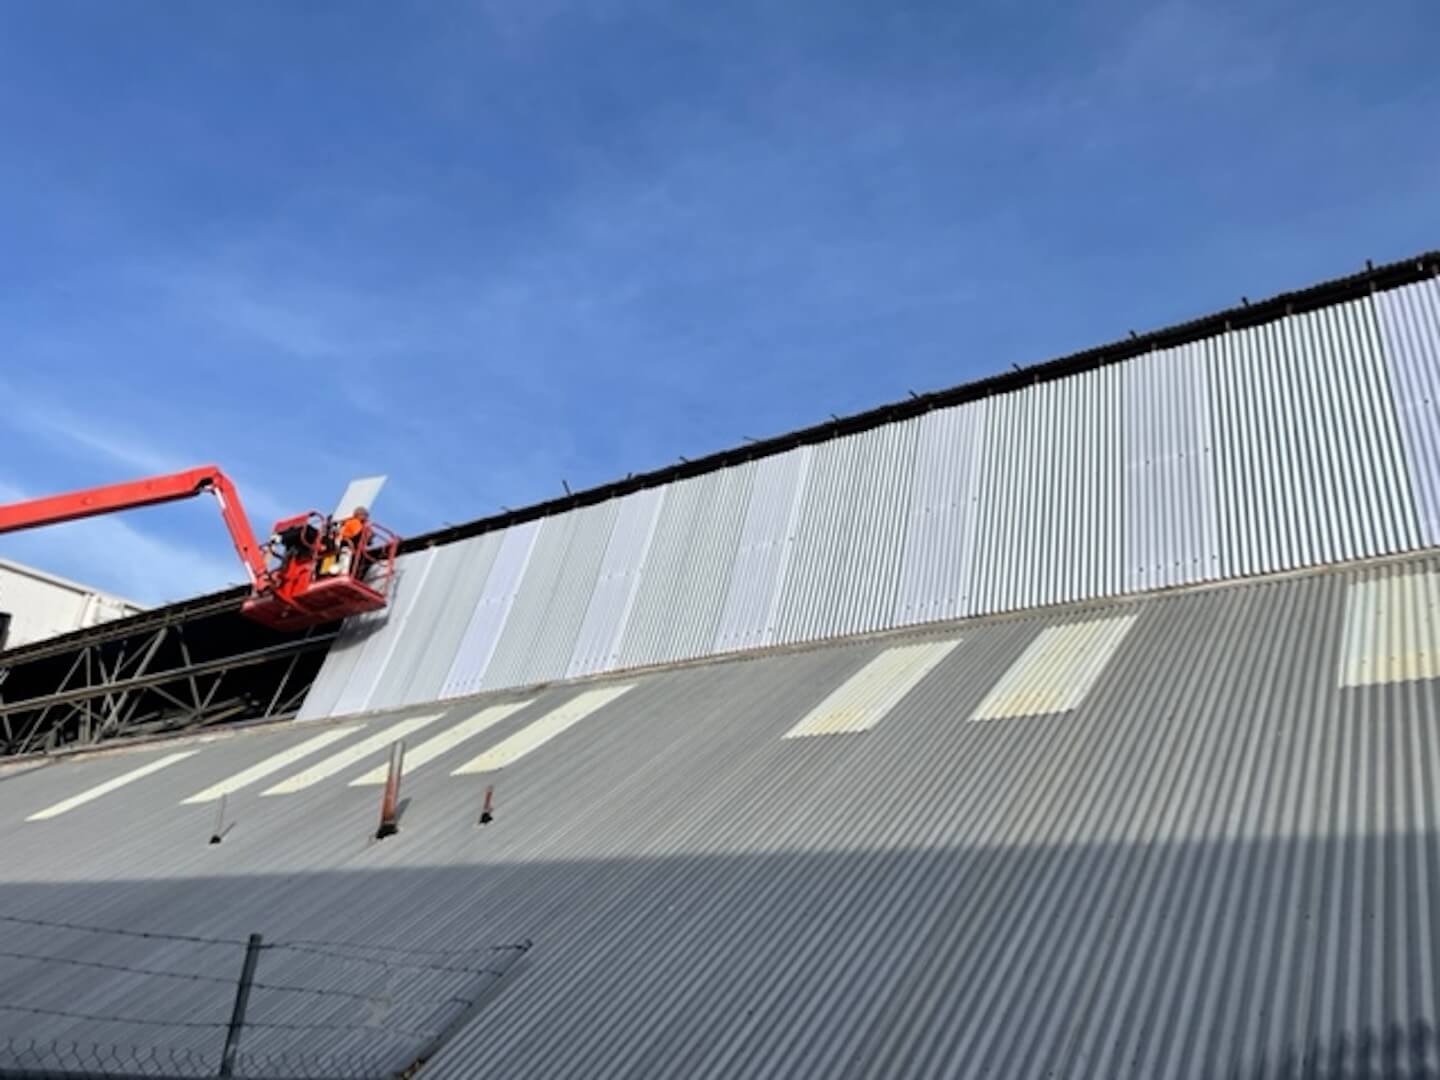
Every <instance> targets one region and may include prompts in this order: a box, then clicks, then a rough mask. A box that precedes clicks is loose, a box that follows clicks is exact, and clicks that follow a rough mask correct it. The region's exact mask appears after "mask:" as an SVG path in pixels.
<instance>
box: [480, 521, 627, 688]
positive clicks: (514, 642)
mask: <svg viewBox="0 0 1440 1080" xmlns="http://www.w3.org/2000/svg"><path fill="white" fill-rule="evenodd" d="M618 505H619V500H618V499H611V500H609V501H608V502H603V503H597V504H596V505H594V506H586V507H582V508H580V509H579V510H574V511H571V512H570V513H568V514H560V515H558V516H556V517H552V518H545V519H544V520H543V521H542V522H541V523H540V535H539V537H538V538H537V539H536V541H535V551H534V554H533V555H532V556H531V558H530V566H529V568H528V569H527V570H526V571H525V578H524V580H523V581H522V582H521V584H520V592H519V593H518V594H517V595H516V597H515V606H514V607H513V608H512V609H511V610H510V617H509V618H508V619H506V620H505V628H504V629H503V630H502V631H501V633H500V640H499V641H498V642H497V643H496V645H495V656H494V659H492V660H491V661H490V666H489V667H488V668H486V670H485V676H484V678H483V679H481V681H480V685H481V686H482V687H483V688H484V689H487V690H490V689H497V688H500V687H506V686H525V685H528V684H530V683H535V682H543V681H546V680H549V679H558V678H561V677H563V676H564V674H565V667H566V665H567V664H568V663H569V662H570V657H571V655H572V654H573V652H574V649H575V639H576V637H577V636H578V635H579V633H580V624H581V622H582V621H583V620H584V618H585V609H586V608H587V607H588V606H589V604H590V597H591V596H592V595H593V593H594V591H595V584H596V580H597V579H598V577H599V575H600V562H601V560H602V559H603V558H604V557H605V548H606V545H607V544H608V543H609V541H610V533H611V530H612V529H613V527H614V524H615V514H616V509H617V507H618Z"/></svg>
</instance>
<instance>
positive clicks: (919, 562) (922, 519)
mask: <svg viewBox="0 0 1440 1080" xmlns="http://www.w3.org/2000/svg"><path fill="white" fill-rule="evenodd" d="M988 407H989V402H987V401H977V402H973V403H971V404H968V405H961V406H958V407H956V408H953V409H939V410H937V411H935V412H932V413H929V414H927V415H925V416H923V417H921V418H920V420H919V422H918V429H919V430H918V431H917V433H916V436H915V465H914V469H913V473H912V477H911V481H910V483H911V490H910V498H909V502H908V509H907V520H906V524H905V534H904V535H905V539H904V555H903V557H902V559H901V573H900V584H899V588H898V592H897V595H896V597H895V611H894V615H893V618H894V624H895V625H896V626H908V625H911V624H913V623H921V622H936V621H940V620H943V619H953V618H957V617H958V616H960V615H961V614H963V613H964V612H966V611H967V610H968V609H969V603H970V583H971V579H972V577H973V574H974V566H975V548H976V543H977V538H976V532H977V524H978V514H977V512H976V508H977V506H978V505H979V501H980V496H979V490H978V487H979V481H978V478H979V472H980V453H981V445H982V444H981V439H982V437H983V435H984V431H985V411H986V409H987V408H988Z"/></svg>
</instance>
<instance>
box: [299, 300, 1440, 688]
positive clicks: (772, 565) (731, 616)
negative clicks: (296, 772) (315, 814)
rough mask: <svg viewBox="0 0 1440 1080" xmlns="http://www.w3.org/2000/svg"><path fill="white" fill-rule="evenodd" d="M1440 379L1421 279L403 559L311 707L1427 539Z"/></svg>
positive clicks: (1399, 547)
mask: <svg viewBox="0 0 1440 1080" xmlns="http://www.w3.org/2000/svg"><path fill="white" fill-rule="evenodd" d="M1437 388H1440V286H1437V285H1436V283H1435V282H1433V281H1428V282H1425V283H1422V284H1420V285H1415V286H1409V287H1407V288H1405V289H1400V290H1396V291H1394V292H1393V293H1388V294H1381V295H1380V296H1379V297H1371V298H1365V299H1362V300H1357V301H1352V302H1347V303H1343V304H1336V305H1333V306H1331V307H1327V308H1322V309H1320V310H1317V311H1313V312H1306V313H1302V314H1298V315H1292V316H1286V317H1283V318H1281V319H1278V320H1275V321H1272V322H1270V323H1266V324H1263V325H1259V326H1254V327H1247V328H1244V329H1240V330H1236V331H1229V332H1226V333H1223V334H1219V335H1216V336H1214V337H1211V338H1207V339H1203V340H1200V341H1196V342H1193V343H1189V344H1185V345H1181V346H1178V347H1175V348H1169V349H1163V350H1156V351H1154V352H1150V353H1147V354H1144V355H1141V356H1138V357H1135V358H1132V359H1129V360H1125V361H1122V362H1119V363H1114V364H1109V365H1105V366H1102V367H1099V368H1094V369H1091V370H1088V371H1084V372H1081V373H1078V374H1075V375H1072V376H1069V377H1067V378H1063V379H1054V380H1050V381H1045V382H1037V383H1035V384H1033V385H1029V386H1026V387H1024V388H1022V389H1019V390H1016V391H1013V392H1010V393H1005V394H997V395H995V396H992V397H988V398H984V399H980V400H975V401H970V402H966V403H963V404H959V405H955V406H951V407H947V408H942V409H935V410H934V411H932V412H930V413H927V414H925V415H922V416H918V417H914V418H909V419H903V420H898V421H896V422H893V423H889V424H885V425H881V426H878V427H874V428H871V429H869V430H867V431H864V432H860V433H858V434H854V435H847V436H843V437H837V438H834V439H830V440H826V441H822V442H819V443H816V444H814V445H807V446H801V447H797V448H795V449H793V450H788V451H785V452H783V453H778V454H774V455H771V456H768V457H764V458H759V459H757V460H753V461H748V462H743V463H739V464H736V465H734V466H730V467H727V468H724V469H719V470H715V471H714V472H711V473H707V474H703V475H701V476H696V477H691V478H687V479H685V480H681V481H677V482H675V483H672V484H668V485H665V486H663V487H657V488H653V489H648V490H646V491H642V492H637V493H634V494H630V495H627V496H625V497H623V498H621V499H616V500H610V501H607V502H604V503H599V504H596V505H593V506H590V507H585V508H581V509H577V510H573V511H568V512H565V513H561V514H556V515H553V516H551V517H548V518H545V519H543V520H541V521H532V522H528V523H526V524H522V525H516V526H513V527H511V528H509V529H507V530H506V531H505V532H504V533H503V534H496V536H495V538H491V537H482V538H477V539H476V540H473V541H467V542H465V543H467V544H475V545H476V546H475V549H474V555H473V557H471V556H467V557H466V558H464V559H459V558H457V557H456V556H455V555H453V554H451V552H452V550H453V549H452V548H448V547H447V548H446V549H445V554H444V555H442V556H441V557H439V558H436V559H435V561H434V562H433V563H431V562H430V561H428V556H425V555H423V554H422V555H413V556H407V557H406V559H405V560H403V564H404V567H405V570H404V574H403V576H402V580H401V581H400V583H399V586H398V588H399V591H398V592H397V596H396V597H395V599H394V601H393V602H392V604H391V608H390V611H389V612H388V613H387V614H386V615H385V616H384V617H383V618H382V619H379V620H375V621H377V622H379V623H380V624H381V625H380V626H379V627H378V628H377V627H376V626H372V625H370V624H369V623H367V622H365V621H364V620H358V621H357V622H356V624H355V625H354V626H353V627H347V630H346V632H345V635H344V637H343V638H342V640H341V641H340V642H338V643H337V645H336V647H335V648H334V649H332V651H331V654H330V656H329V657H328V658H327V660H326V662H325V667H324V670H323V671H322V672H321V675H320V677H319V679H317V681H316V684H315V689H314V690H313V691H312V693H311V696H310V699H309V700H308V701H307V703H306V709H305V714H306V715H330V714H338V713H344V712H349V711H356V710H359V709H363V708H366V707H374V706H375V705H377V704H389V703H394V702H406V703H421V702H424V701H427V700H433V699H438V698H446V697H456V696H461V695H465V694H469V693H474V692H476V691H478V690H480V689H482V688H483V689H499V688H503V687H515V686H525V685H531V684H534V683H537V682H542V681H546V680H551V679H558V678H564V677H567V676H571V677H573V676H580V675H586V674H594V673H600V672H605V671H614V670H618V669H625V668H632V667H643V666H646V665H651V664H658V663H666V662H669V661H673V660H678V659H685V658H691V657H700V656H706V655H714V654H719V653H728V652H735V651H739V650H746V649H755V648H762V647H765V646H770V645H777V644H788V643H794V642H806V641H816V640H821V639H824V638H830V637H837V636H843V635H847V634H855V633H861V632H866V631H871V630H879V629H885V628H888V627H893V626H901V625H910V624H918V623H929V622H939V621H944V620H948V619H953V618H961V617H966V616H971V615H979V614H987V613H992V612H1003V611H1011V610H1016V609H1024V608H1034V607H1039V606H1045V605H1051V604H1061V603H1067V602H1072V601H1078V600H1088V599H1093V598H1099V597H1105V596H1112V595H1119V594H1123V593H1130V592H1139V591H1144V590H1148V589H1156V588H1165V587H1171V586H1175V585H1183V584H1187V583H1191V582H1196V581H1204V580H1211V579H1215V578H1227V577H1239V576H1245V575H1250V574H1260V573H1270V572H1273V571H1278V570H1285V569H1290V568H1299V567H1304V566H1309V565H1313V564H1316V563H1328V562H1340V561H1345V560H1350V559H1357V558H1362V557H1367V556H1373V555H1378V554H1382V553H1391V552H1402V551H1406V550H1410V549H1412V548H1415V547H1419V546H1422V545H1426V544H1435V543H1437V542H1440V412H1437V408H1440V406H1437V401H1440V397H1437ZM487 560H488V561H487ZM427 575H428V576H427ZM466 575H468V576H466ZM482 578H483V587H481V585H480V582H481V580H482ZM417 580H418V581H419V584H417ZM417 591H418V592H419V593H420V595H421V599H420V600H419V601H418V602H417V601H416V599H415V594H416V592H417ZM420 623H424V624H425V625H423V626H422V625H419V624H420ZM462 626H463V628H464V629H463V632H462V630H461V627H462ZM402 637H403V638H405V639H406V640H405V642H404V644H403V645H400V646H398V647H397V645H396V644H395V642H396V641H397V640H398V639H399V638H402ZM457 642H458V644H457ZM452 653H453V656H452V655H451V654H452ZM442 671H444V672H445V674H444V676H443V677H442V676H441V674H440V673H441V672H442Z"/></svg>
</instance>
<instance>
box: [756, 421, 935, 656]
mask: <svg viewBox="0 0 1440 1080" xmlns="http://www.w3.org/2000/svg"><path fill="white" fill-rule="evenodd" d="M918 430H919V421H918V420H909V421H906V422H904V423H901V424H888V425H886V426H885V427H880V428H875V429H874V430H871V431H867V432H864V433H863V434H860V435H856V436H853V437H850V438H845V439H835V440H832V441H831V442H827V443H822V444H821V445H820V446H817V447H816V448H815V453H814V459H813V461H812V462H811V466H810V476H809V482H808V483H807V484H806V487H805V497H804V500H803V501H802V502H801V504H800V509H799V513H798V515H797V517H796V528H795V543H794V549H793V552H792V554H791V557H790V567H789V573H788V574H787V575H786V578H785V584H784V589H783V590H782V592H781V595H780V605H779V610H778V613H777V626H776V634H775V640H776V641H777V642H794V641H817V640H821V639H824V638H830V637H839V636H841V635H844V634H854V633H862V632H864V631H867V630H873V629H876V628H878V627H881V626H884V625H887V624H888V623H889V621H890V619H891V617H892V613H893V611H894V608H895V594H896V589H897V586H898V582H899V578H900V562H901V557H902V555H903V553H904V547H905V545H904V529H905V525H906V509H907V504H908V501H909V495H910V474H911V471H912V469H913V461H914V454H915V436H916V432H917V431H918Z"/></svg>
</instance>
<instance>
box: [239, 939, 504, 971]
mask: <svg viewBox="0 0 1440 1080" xmlns="http://www.w3.org/2000/svg"><path fill="white" fill-rule="evenodd" d="M261 947H262V948H263V949H274V950H277V951H279V950H284V951H287V952H296V953H304V954H306V955H309V956H328V957H330V958H332V959H335V960H344V961H348V962H350V963H352V964H369V965H371V966H372V967H381V968H386V969H396V970H408V971H442V972H450V973H452V974H456V975H495V976H500V975H504V974H505V972H504V971H503V970H502V969H497V968H485V967H461V966H455V965H450V964H424V963H420V962H418V961H415V960H386V959H384V958H382V957H379V956H351V955H349V954H348V953H340V952H335V951H334V950H332V949H322V948H314V947H311V946H309V945H286V944H275V945H268V944H267V945H263V946H261Z"/></svg>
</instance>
